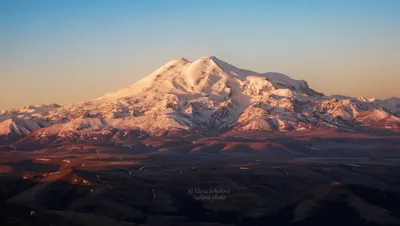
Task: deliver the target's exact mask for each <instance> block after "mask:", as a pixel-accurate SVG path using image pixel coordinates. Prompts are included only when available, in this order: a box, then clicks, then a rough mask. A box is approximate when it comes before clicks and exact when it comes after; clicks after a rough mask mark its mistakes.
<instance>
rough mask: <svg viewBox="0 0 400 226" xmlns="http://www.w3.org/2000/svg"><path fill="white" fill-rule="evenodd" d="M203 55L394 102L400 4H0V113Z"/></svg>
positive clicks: (148, 0)
mask: <svg viewBox="0 0 400 226" xmlns="http://www.w3.org/2000/svg"><path fill="white" fill-rule="evenodd" d="M208 55H213V56H217V57H218V58H219V59H221V60H224V61H226V62H228V63H231V64H233V65H235V66H238V67H241V68H245V69H249V70H254V71H257V72H268V71H275V72H281V73H285V74H287V75H289V76H291V77H293V78H296V79H304V80H306V81H307V82H308V83H309V85H310V86H311V87H312V88H314V89H316V90H317V91H319V92H323V93H325V94H344V95H351V96H368V97H379V98H385V97H391V96H400V88H399V85H400V1H398V0H375V1H370V0H342V1H341V0H326V1H320V0H318V1H317V0H316V1H307V0H303V1H298V0H293V1H289V0H288V1H278V0H274V1H267V0H259V1H250V0H249V1H245V0H243V1H235V0H229V1H228V0H221V1H215V0H202V1H191V0H185V1H173V0H168V1H161V0H160V1H155V0H137V1H136V0H129V1H127V0H118V1H106V0H104V1H90V0H85V1H82V0H79V1H75V0H69V1H54V0H49V1H44V0H37V1H23V0H2V1H0V109H7V108H19V107H22V106H24V105H27V104H42V103H53V102H56V103H59V104H69V103H73V102H78V101H81V100H85V99H90V98H95V97H98V96H101V95H102V94H104V93H106V92H109V91H113V90H116V89H119V88H123V87H125V86H128V85H130V84H132V83H134V82H135V81H137V80H138V79H140V78H142V77H144V76H146V75H148V74H150V73H151V72H152V71H154V70H155V69H157V68H158V67H160V66H162V65H163V64H165V63H167V62H168V61H170V60H172V59H175V58H180V57H185V58H187V59H189V60H195V59H197V58H199V57H201V56H208Z"/></svg>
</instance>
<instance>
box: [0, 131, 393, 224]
mask: <svg viewBox="0 0 400 226" xmlns="http://www.w3.org/2000/svg"><path fill="white" fill-rule="evenodd" d="M398 138H399V137H383V136H376V137H361V136H356V137H351V136H349V135H348V134H345V135H343V136H336V137H330V138H329V137H328V136H321V137H316V136H292V137H289V136H280V137H279V136H276V137H268V136H259V134H239V133H237V134H230V135H229V134H227V135H226V136H223V137H208V138H196V139H194V138H192V139H191V138H190V137H186V138H184V139H183V138H179V137H153V138H141V139H132V140H125V141H119V142H111V141H104V140H96V141H93V140H92V141H85V142H80V143H71V144H67V143H65V144H51V145H50V144H49V145H47V147H46V148H42V147H39V148H37V147H35V146H31V145H30V144H27V143H23V142H22V143H21V142H20V143H18V142H17V143H12V144H5V145H3V146H1V147H0V184H1V185H0V201H1V212H0V213H1V214H0V218H1V219H2V220H1V222H2V224H1V225H52V226H56V225H215V226H217V225H399V224H400V211H399V208H398V205H397V204H398V203H400V149H399V145H400V139H398Z"/></svg>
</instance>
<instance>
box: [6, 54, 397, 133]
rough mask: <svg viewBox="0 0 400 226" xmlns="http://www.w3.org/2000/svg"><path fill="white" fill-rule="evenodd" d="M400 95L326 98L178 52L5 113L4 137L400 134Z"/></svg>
mask: <svg viewBox="0 0 400 226" xmlns="http://www.w3.org/2000/svg"><path fill="white" fill-rule="evenodd" d="M398 100H399V98H391V99H388V100H378V99H368V98H353V97H346V96H340V95H335V96H325V95H324V94H322V93H319V92H317V91H315V90H313V89H311V88H310V87H309V86H308V84H307V82H306V81H304V80H295V79H292V78H290V77H289V76H287V75H284V74H281V73H277V72H267V73H258V72H254V71H250V70H244V69H240V68H237V67H235V66H233V65H230V64H229V63H227V62H225V61H222V60H220V59H218V58H217V57H215V56H206V57H201V58H199V59H197V60H195V61H193V62H192V61H189V60H187V59H185V58H180V59H176V60H172V61H170V62H168V63H166V64H164V65H163V66H161V67H160V68H159V69H157V70H155V71H154V72H153V73H151V74H150V75H148V76H146V77H144V78H142V79H141V80H139V81H138V82H136V83H134V84H132V85H130V86H128V87H127V88H124V89H120V90H117V91H114V92H110V93H107V94H105V95H103V96H101V97H99V98H95V99H92V100H88V101H84V102H80V103H76V104H72V105H68V106H64V107H61V106H59V105H55V104H53V105H42V106H28V107H26V108H23V109H21V110H8V111H0V136H12V135H15V136H31V135H32V134H35V137H34V139H42V138H44V137H50V136H54V137H56V139H58V140H63V139H66V138H68V139H69V138H71V137H75V138H76V137H81V136H83V137H86V136H89V135H90V136H89V137H91V136H92V137H96V138H97V139H98V137H99V134H102V135H105V134H108V135H107V136H108V137H110V136H113V134H115V133H116V132H118V131H135V133H138V134H148V135H156V136H158V135H165V134H173V133H186V134H187V133H200V134H203V135H207V134H221V133H223V132H227V131H230V130H232V131H252V130H257V131H264V132H265V131H269V132H273V131H279V132H281V133H289V132H293V131H296V132H301V131H313V130H323V129H331V128H334V129H337V130H344V131H353V132H368V133H399V132H400V118H399V117H400V113H399V112H400V102H399V101H398ZM10 119H13V120H11V121H10ZM35 123H36V124H37V125H34V126H32V124H35ZM18 131H19V132H18ZM34 131H36V133H33V132H34ZM93 134H97V135H93ZM79 139H80V138H79Z"/></svg>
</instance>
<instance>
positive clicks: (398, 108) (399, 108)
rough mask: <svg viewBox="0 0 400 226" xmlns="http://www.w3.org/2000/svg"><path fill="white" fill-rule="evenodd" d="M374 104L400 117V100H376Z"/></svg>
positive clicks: (396, 98) (395, 98)
mask: <svg viewBox="0 0 400 226" xmlns="http://www.w3.org/2000/svg"><path fill="white" fill-rule="evenodd" d="M373 102H374V103H376V104H378V105H379V106H381V107H383V108H385V109H387V110H388V111H390V112H392V113H393V114H395V115H397V116H398V117H400V98H398V97H392V98H388V99H384V100H379V99H374V100H373Z"/></svg>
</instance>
